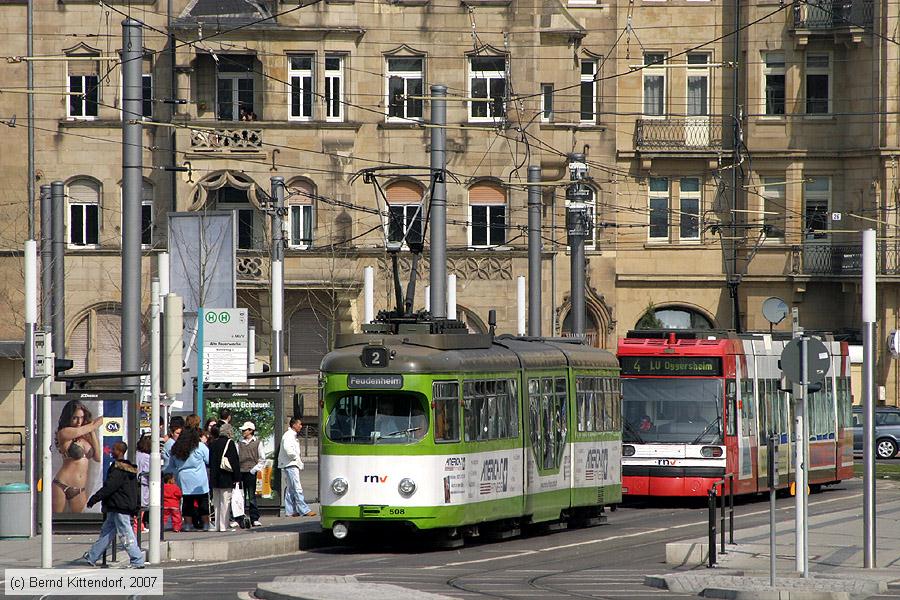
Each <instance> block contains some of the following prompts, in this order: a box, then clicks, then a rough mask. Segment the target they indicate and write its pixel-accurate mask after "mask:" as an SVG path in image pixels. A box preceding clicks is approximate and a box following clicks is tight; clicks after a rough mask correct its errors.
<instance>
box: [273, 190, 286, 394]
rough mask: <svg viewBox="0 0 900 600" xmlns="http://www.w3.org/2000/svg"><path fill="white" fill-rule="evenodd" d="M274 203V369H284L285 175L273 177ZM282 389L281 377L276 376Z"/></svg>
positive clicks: (278, 371) (277, 383)
mask: <svg viewBox="0 0 900 600" xmlns="http://www.w3.org/2000/svg"><path fill="white" fill-rule="evenodd" d="M271 192H272V203H273V205H274V206H272V208H273V214H272V290H271V294H272V370H273V371H274V372H275V373H280V372H281V371H282V364H281V362H282V357H283V356H284V348H283V341H284V337H283V335H284V334H283V331H284V215H283V211H284V177H272V178H271ZM275 387H277V388H278V389H281V377H276V378H275Z"/></svg>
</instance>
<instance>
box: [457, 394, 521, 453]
mask: <svg viewBox="0 0 900 600" xmlns="http://www.w3.org/2000/svg"><path fill="white" fill-rule="evenodd" d="M517 398H518V396H517V393H516V382H515V380H513V379H476V380H466V381H463V414H464V420H463V423H464V425H463V429H464V431H465V441H467V442H472V441H476V440H477V441H482V440H498V439H505V438H514V437H518V435H519V403H518V400H517Z"/></svg>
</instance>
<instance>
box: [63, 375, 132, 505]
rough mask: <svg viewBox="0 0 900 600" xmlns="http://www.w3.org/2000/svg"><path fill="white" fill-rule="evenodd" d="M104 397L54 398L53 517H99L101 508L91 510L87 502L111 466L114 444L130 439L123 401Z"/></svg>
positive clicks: (74, 395) (69, 396) (98, 487)
mask: <svg viewBox="0 0 900 600" xmlns="http://www.w3.org/2000/svg"><path fill="white" fill-rule="evenodd" d="M103 396H106V394H103V395H100V394H91V393H80V394H65V395H63V396H55V397H54V398H53V403H52V405H51V413H50V414H51V422H52V423H53V435H52V452H51V461H52V467H53V468H52V471H53V481H52V482H51V486H52V487H51V495H52V504H53V514H57V515H67V514H82V513H86V514H99V513H100V504H99V503H98V504H96V505H95V506H93V507H92V508H87V500H88V498H90V497H91V495H92V494H93V493H94V492H96V491H97V490H98V489H100V487H101V486H102V485H103V477H104V474H105V473H106V470H107V469H108V468H109V466H110V464H111V463H112V462H113V458H112V454H111V450H112V445H113V444H114V443H115V442H117V441H125V440H126V439H127V434H126V425H127V423H126V417H125V407H126V403H125V401H124V400H122V399H114V400H108V399H106V398H103Z"/></svg>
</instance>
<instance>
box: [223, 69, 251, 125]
mask: <svg viewBox="0 0 900 600" xmlns="http://www.w3.org/2000/svg"><path fill="white" fill-rule="evenodd" d="M253 61H254V58H253V57H252V56H237V55H224V56H221V57H220V58H219V62H218V75H217V82H216V117H217V118H218V119H219V120H220V121H241V120H249V118H250V115H252V114H253V113H254V106H253V70H254V68H253Z"/></svg>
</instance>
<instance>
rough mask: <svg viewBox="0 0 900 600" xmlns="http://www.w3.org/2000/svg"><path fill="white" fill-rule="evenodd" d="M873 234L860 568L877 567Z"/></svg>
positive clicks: (866, 263) (866, 261) (868, 237)
mask: <svg viewBox="0 0 900 600" xmlns="http://www.w3.org/2000/svg"><path fill="white" fill-rule="evenodd" d="M875 261H876V250H875V230H874V229H866V230H865V231H863V265H862V268H863V272H862V294H863V298H862V322H863V332H862V333H863V566H864V567H865V568H866V569H874V568H875V567H876V564H877V561H876V548H877V544H876V534H875V506H876V504H875V313H876V304H877V303H876V296H875Z"/></svg>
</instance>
